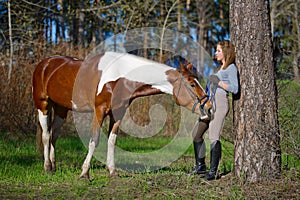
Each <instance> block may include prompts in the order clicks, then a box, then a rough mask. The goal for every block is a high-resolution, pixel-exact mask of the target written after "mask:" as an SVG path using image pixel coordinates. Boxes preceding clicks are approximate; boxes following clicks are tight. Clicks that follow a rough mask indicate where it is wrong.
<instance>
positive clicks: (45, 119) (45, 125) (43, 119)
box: [38, 110, 52, 172]
mask: <svg viewBox="0 0 300 200" xmlns="http://www.w3.org/2000/svg"><path fill="white" fill-rule="evenodd" d="M38 113H39V122H40V125H41V128H42V142H43V145H44V170H45V172H50V171H51V167H52V166H51V161H50V157H49V155H50V152H49V150H50V132H49V113H47V114H44V113H43V112H42V111H41V110H38Z"/></svg>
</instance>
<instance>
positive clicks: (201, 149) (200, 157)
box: [189, 140, 206, 175]
mask: <svg viewBox="0 0 300 200" xmlns="http://www.w3.org/2000/svg"><path fill="white" fill-rule="evenodd" d="M202 145H204V146H202ZM194 153H195V160H196V164H195V167H194V169H193V171H191V172H189V175H194V174H205V173H206V165H205V143H204V140H201V141H199V142H195V141H194Z"/></svg>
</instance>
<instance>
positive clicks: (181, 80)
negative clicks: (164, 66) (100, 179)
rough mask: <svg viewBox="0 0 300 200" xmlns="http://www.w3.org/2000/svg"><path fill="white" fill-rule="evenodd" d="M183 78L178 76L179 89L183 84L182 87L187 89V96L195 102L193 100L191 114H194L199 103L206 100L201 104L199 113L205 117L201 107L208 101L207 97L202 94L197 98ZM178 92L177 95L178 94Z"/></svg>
mask: <svg viewBox="0 0 300 200" xmlns="http://www.w3.org/2000/svg"><path fill="white" fill-rule="evenodd" d="M184 77H185V76H182V75H181V74H180V87H181V83H183V85H184V87H185V88H186V89H187V91H188V92H189V94H190V95H191V96H193V97H195V98H194V99H196V100H194V105H193V108H192V112H193V113H194V112H195V109H196V106H197V104H199V103H201V101H202V100H203V99H205V98H206V100H205V101H204V102H203V103H202V104H200V112H201V114H203V115H205V113H204V112H203V107H204V105H205V104H206V102H207V101H208V95H207V94H204V95H203V96H202V97H200V98H199V97H198V96H197V94H196V93H195V92H194V91H193V90H192V89H191V86H190V85H189V84H187V82H186V81H185V80H184V79H183V78H184ZM180 87H179V90H180ZM179 90H178V93H179Z"/></svg>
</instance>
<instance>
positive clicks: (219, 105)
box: [190, 40, 239, 180]
mask: <svg viewBox="0 0 300 200" xmlns="http://www.w3.org/2000/svg"><path fill="white" fill-rule="evenodd" d="M215 58H216V60H217V61H219V62H220V64H221V66H220V68H219V70H218V72H217V73H216V74H214V75H211V76H210V77H209V78H208V81H209V83H210V84H212V85H214V86H215V87H211V88H216V89H215V91H212V92H214V100H215V113H214V118H213V119H212V120H211V121H210V122H206V121H201V120H199V122H198V123H197V124H196V126H195V127H194V130H193V138H194V139H193V145H194V153H195V159H196V165H195V168H194V170H193V171H192V172H190V174H206V175H205V178H206V179H207V180H214V179H216V178H218V176H217V170H218V165H219V161H220V158H221V142H220V135H221V131H222V128H223V123H224V119H225V117H226V115H227V113H228V111H229V103H228V93H229V92H231V93H233V94H236V93H237V92H238V89H239V84H238V71H237V68H236V66H235V64H234V61H235V51H234V46H233V44H232V43H231V42H230V41H228V40H224V41H221V42H219V43H218V45H217V50H216V53H215ZM207 129H208V133H209V140H210V149H211V150H210V170H209V171H208V172H207V173H206V165H205V143H204V140H203V134H204V132H205V131H206V130H207Z"/></svg>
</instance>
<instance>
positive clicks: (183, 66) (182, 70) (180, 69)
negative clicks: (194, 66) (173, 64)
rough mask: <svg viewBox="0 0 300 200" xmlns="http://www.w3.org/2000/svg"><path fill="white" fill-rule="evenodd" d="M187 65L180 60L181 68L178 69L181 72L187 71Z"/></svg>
mask: <svg viewBox="0 0 300 200" xmlns="http://www.w3.org/2000/svg"><path fill="white" fill-rule="evenodd" d="M186 69H187V68H186V66H185V65H184V64H183V63H182V62H180V63H179V68H178V71H179V72H180V73H183V72H185V71H186Z"/></svg>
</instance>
